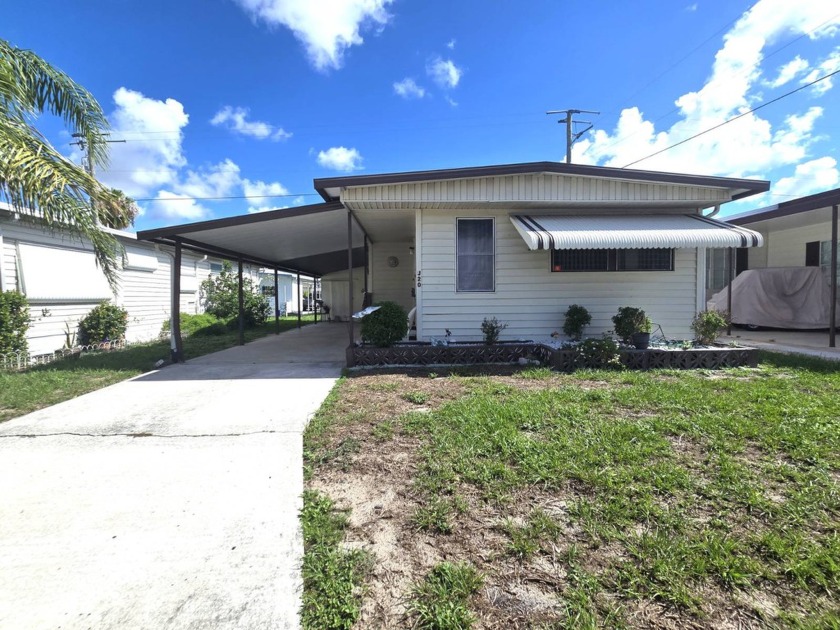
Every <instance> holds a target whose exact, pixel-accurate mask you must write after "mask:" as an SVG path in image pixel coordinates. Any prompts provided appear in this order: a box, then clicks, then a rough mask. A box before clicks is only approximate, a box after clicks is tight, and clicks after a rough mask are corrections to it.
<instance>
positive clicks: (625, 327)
mask: <svg viewBox="0 0 840 630" xmlns="http://www.w3.org/2000/svg"><path fill="white" fill-rule="evenodd" d="M612 322H613V325H614V326H615V334H616V335H618V337H619V339H621V340H622V341H623V342H624V343H630V340H631V337H632V336H633V333H637V332H650V331H651V328H652V326H653V324H652V322H651V321H650V318H649V317H648V316H647V314H645V312H644V311H643V310H642V309H640V308H635V307H633V306H622V307H621V308H619V309H618V313H617V314H615V315H613V317H612Z"/></svg>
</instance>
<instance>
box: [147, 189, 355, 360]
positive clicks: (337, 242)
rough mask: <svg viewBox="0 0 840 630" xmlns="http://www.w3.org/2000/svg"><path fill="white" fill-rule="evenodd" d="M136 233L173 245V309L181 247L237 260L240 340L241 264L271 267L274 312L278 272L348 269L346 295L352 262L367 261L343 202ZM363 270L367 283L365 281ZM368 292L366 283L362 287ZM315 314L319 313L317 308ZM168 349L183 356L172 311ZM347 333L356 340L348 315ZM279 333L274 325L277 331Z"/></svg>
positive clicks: (178, 308) (241, 332)
mask: <svg viewBox="0 0 840 630" xmlns="http://www.w3.org/2000/svg"><path fill="white" fill-rule="evenodd" d="M137 238H138V239H142V240H146V241H151V242H153V243H157V244H159V245H166V246H170V247H173V248H174V250H175V262H174V265H173V273H172V297H171V311H172V314H173V315H174V314H176V313H180V311H181V305H180V294H181V287H180V282H181V274H180V269H181V255H182V251H183V250H184V249H187V250H190V251H193V252H197V253H200V254H205V255H208V256H215V257H218V258H223V259H226V260H230V261H232V262H236V263H237V266H238V280H239V343H240V345H243V344H244V343H245V340H244V322H245V320H244V316H243V306H244V293H243V283H242V274H243V265H244V264H246V263H247V264H251V265H257V266H260V267H262V268H265V269H270V270H272V271H273V272H274V289H275V290H274V300H275V313H276V312H278V310H279V303H278V300H279V297H278V290H277V284H278V272H280V271H284V272H289V273H293V274H297V279H298V285H299V284H300V276H301V275H306V276H311V277H312V278H315V279H316V280H317V279H319V278H321V277H322V276H324V275H325V274H328V273H332V272H336V271H342V270H345V269H346V270H347V272H348V276H349V289H348V290H349V295H350V303H351V304H352V296H353V293H354V287H353V274H352V270H353V268H354V267H365V269H366V266H367V258H368V257H367V248H368V242H369V239H368V236H367V234H366V233H365V231H364V229H363V228H362V227H361V225H360V224H359V222H358V221H357V220H356V218H355V217H354V216H353V214H352V212H351V211H350V210H349V209H348V208H346V207H345V206H344V205H343V204H342V203H341V202H335V201H334V202H328V203H320V204H313V205H308V206H300V207H297V208H284V209H280V210H270V211H268V212H259V213H253V214H248V215H244V216H235V217H228V218H224V219H215V220H211V221H200V222H197V223H186V224H182V225H174V226H169V227H164V228H157V229H153V230H144V231H141V232H138V233H137ZM367 275H368V274H367V272H366V273H365V283H367ZM364 290H365V292H367V286H365V287H364ZM316 318H317V313H316ZM170 322H171V332H172V335H171V352H172V359H173V360H174V361H183V360H184V355H183V347H182V344H181V331H180V321H179V318H178V317H174V316H173V317H171V318H170ZM347 328H348V339H349V342H350V343H351V344H352V343H353V340H354V336H353V335H354V331H353V321H352V318H348V324H347ZM276 332H277V333H279V323H278V329H277V331H276Z"/></svg>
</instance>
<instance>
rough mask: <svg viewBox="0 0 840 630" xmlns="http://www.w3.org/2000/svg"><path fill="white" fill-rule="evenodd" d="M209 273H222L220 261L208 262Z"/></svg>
mask: <svg viewBox="0 0 840 630" xmlns="http://www.w3.org/2000/svg"><path fill="white" fill-rule="evenodd" d="M210 273H211V274H213V275H219V274H221V273H222V263H220V262H211V263H210Z"/></svg>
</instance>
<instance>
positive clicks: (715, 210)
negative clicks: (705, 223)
mask: <svg viewBox="0 0 840 630" xmlns="http://www.w3.org/2000/svg"><path fill="white" fill-rule="evenodd" d="M718 212H720V204H719V203H716V204H715V209H714V210H712V211H711V212H710V213H709V214H703V211H702V210H701V211H700V216H703V217H706V218H707V219H711V218H712V217H714V216H715V215H716V214H717V213H718Z"/></svg>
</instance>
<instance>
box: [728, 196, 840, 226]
mask: <svg viewBox="0 0 840 630" xmlns="http://www.w3.org/2000/svg"><path fill="white" fill-rule="evenodd" d="M835 204H840V188H833V189H831V190H824V191H822V192H818V193H814V194H813V195H807V196H805V197H799V198H797V199H791V200H790V201H783V202H781V203H777V204H774V205H772V206H764V207H763V208H756V209H754V210H748V211H747V212H742V213H740V214H736V215H734V216H731V217H729V218H727V219H726V221H727V223H732V224H734V225H748V224H750V223H756V222H758V221H765V220H767V219H777V218H780V217H787V216H790V215H792V214H799V213H800V212H808V211H810V210H818V209H820V208H826V207H828V206H833V205H835Z"/></svg>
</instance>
